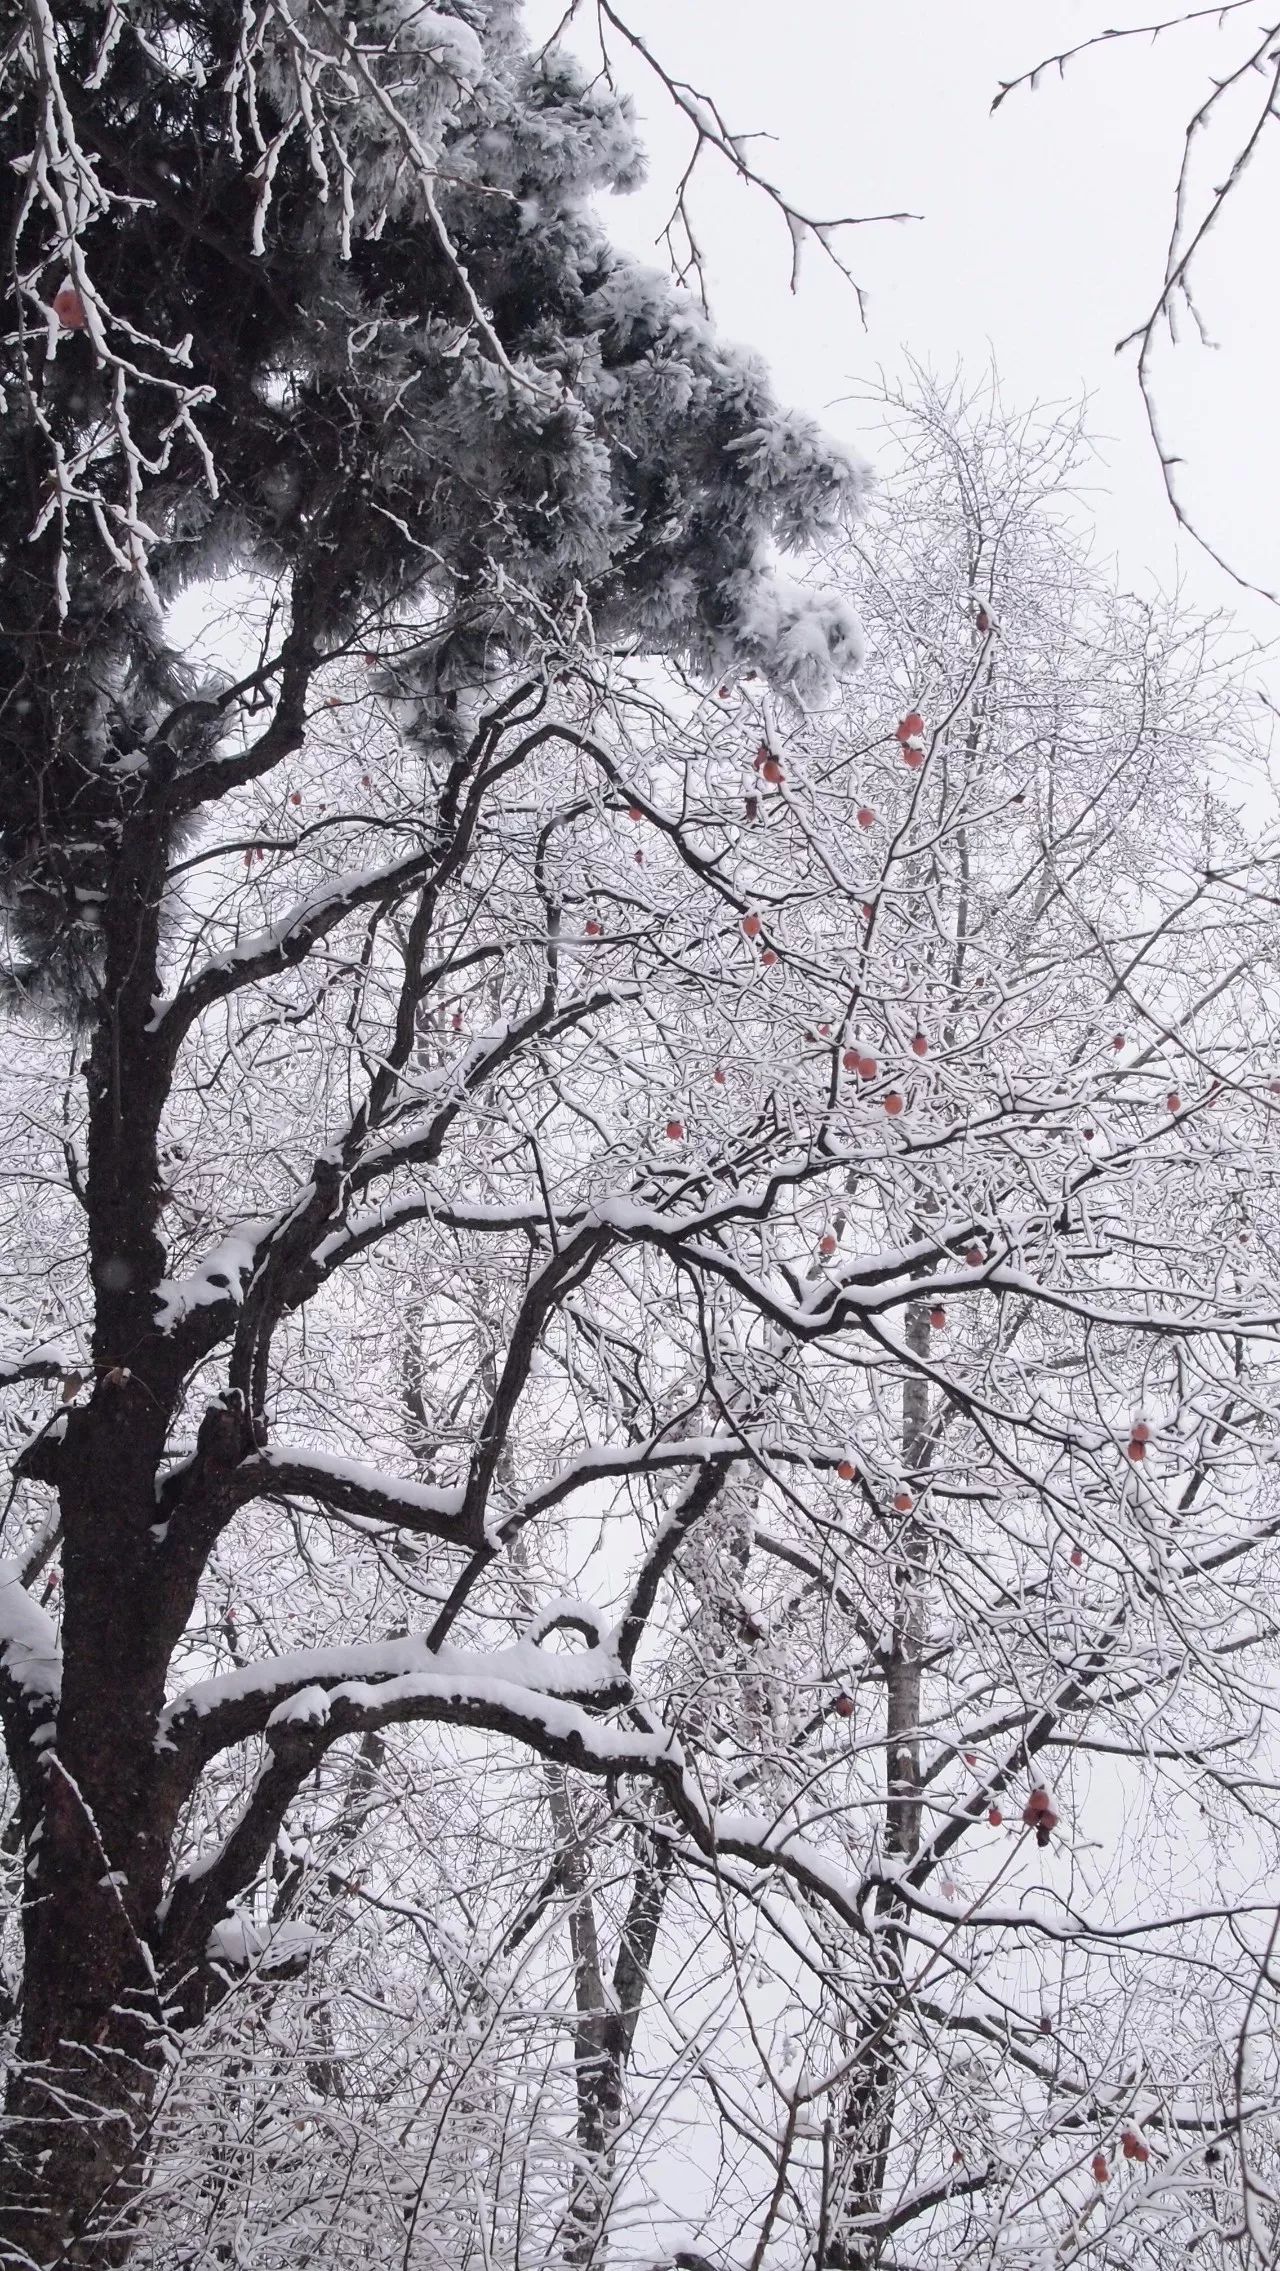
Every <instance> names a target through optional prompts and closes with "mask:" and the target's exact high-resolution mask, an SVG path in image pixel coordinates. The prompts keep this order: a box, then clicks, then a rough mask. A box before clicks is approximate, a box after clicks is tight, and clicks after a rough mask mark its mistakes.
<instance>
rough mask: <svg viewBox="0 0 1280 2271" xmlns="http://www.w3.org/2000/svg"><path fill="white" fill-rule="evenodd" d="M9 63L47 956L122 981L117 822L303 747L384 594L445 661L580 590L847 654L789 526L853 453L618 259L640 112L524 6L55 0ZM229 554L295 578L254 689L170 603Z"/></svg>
mask: <svg viewBox="0 0 1280 2271" xmlns="http://www.w3.org/2000/svg"><path fill="white" fill-rule="evenodd" d="M5 58H6V60H5V87H6V107H5V130H6V151H7V154H8V156H9V159H10V164H9V166H8V167H7V169H6V171H5V175H4V183H5V187H4V225H5V230H6V241H8V242H9V243H10V244H11V245H12V246H13V247H14V258H13V260H12V261H11V264H10V270H9V277H8V282H7V286H6V291H7V299H6V305H7V310H8V315H7V328H6V336H5V342H4V349H3V388H4V403H5V409H4V415H3V419H2V420H0V475H2V477H3V479H2V490H3V501H2V502H0V625H2V626H3V629H2V631H0V721H2V722H0V780H2V782H3V831H4V832H3V836H2V837H0V850H2V854H3V863H4V865H3V886H4V891H5V896H6V899H7V902H8V904H9V907H10V909H11V912H12V916H13V920H14V924H15V928H16V932H17V935H18V937H19V939H20V940H21V941H22V943H23V946H24V947H25V956H26V958H25V960H24V961H22V962H20V964H19V969H18V973H17V974H18V975H20V976H21V977H22V978H23V979H25V981H26V982H27V983H28V984H32V983H36V982H38V981H40V980H42V979H43V980H51V981H52V982H53V983H54V984H55V985H57V986H59V987H60V988H62V989H63V990H66V989H68V988H69V989H72V990H77V989H78V990H80V991H84V990H85V989H86V988H89V989H91V988H92V985H93V982H94V972H95V970H96V969H97V967H98V963H99V955H98V947H99V944H100V937H101V932H100V909H101V893H102V891H103V888H104V882H105V870H106V867H107V866H108V865H114V864H115V863H116V861H117V860H118V858H119V852H120V836H121V830H122V829H124V830H125V831H126V832H127V833H128V834H129V835H130V836H131V838H132V837H133V835H134V834H135V832H136V831H135V822H136V820H137V818H138V816H139V815H140V814H141V813H143V812H146V813H147V814H150V815H152V816H153V817H154V818H155V820H156V822H157V829H156V831H154V833H155V835H156V840H157V842H159V841H164V842H168V841H171V840H172V838H173V836H174V834H175V832H177V831H179V830H180V829H181V828H182V827H183V825H184V824H186V823H188V822H189V821H190V817H191V815H192V814H193V813H194V812H195V811H197V810H198V809H199V807H200V806H201V804H202V803H203V802H206V801H207V800H208V799H209V798H210V797H211V796H216V795H217V793H218V792H219V790H220V789H225V787H226V786H228V785H229V784H230V783H231V782H232V781H239V780H243V779H245V778H247V777H250V776H251V775H252V774H253V773H254V772H260V771H262V770H264V769H265V768H266V767H268V766H269V765H271V764H273V763H275V762H277V761H278V760H279V758H280V756H281V755H282V753H283V752H284V751H285V750H286V749H288V748H291V747H294V746H296V744H297V741H298V738H299V735H300V733H301V728H302V720H303V718H304V716H305V713H306V708H307V702H308V689H309V687H310V685H311V680H312V677H313V674H314V671H315V669H316V667H317V665H318V664H319V663H320V661H321V660H322V659H324V658H325V657H327V656H332V655H334V654H335V653H338V652H341V651H343V649H344V648H353V647H354V648H360V647H362V646H366V645H368V644H369V642H370V640H371V638H372V637H373V635H374V633H375V632H376V630H377V628H378V625H379V623H380V622H381V621H383V620H384V619H385V618H386V616H387V613H388V611H389V610H394V611H395V614H396V620H397V622H398V623H399V624H400V625H401V627H402V628H403V626H404V625H405V623H406V621H414V620H416V621H417V623H418V624H419V627H420V628H421V629H422V630H423V631H424V632H425V631H426V630H427V629H428V628H430V630H431V632H432V634H433V637H434V640H435V643H436V647H437V649H438V648H439V645H440V643H441V642H444V643H445V644H446V645H447V646H448V647H449V649H450V650H451V664H452V675H451V677H450V678H449V680H448V681H447V682H448V683H450V684H453V685H456V684H457V683H459V682H466V683H470V684H475V683H476V682H477V680H478V679H480V678H482V677H483V674H484V671H485V668H486V658H487V660H488V662H489V663H490V664H492V663H493V662H494V661H497V660H498V659H500V658H501V657H502V656H503V655H505V654H506V653H508V652H509V651H510V649H511V647H512V646H513V644H514V645H516V646H519V645H520V644H522V643H523V642H524V641H526V640H527V638H528V636H529V634H530V629H531V627H532V625H534V624H535V623H542V624H545V622H546V621H547V620H548V619H555V620H562V619H563V618H564V616H565V613H566V611H568V612H569V613H572V614H574V615H576V616H578V617H582V618H589V619H590V621H591V622H592V624H593V626H594V629H595V632H596V634H597V635H598V636H599V637H601V638H602V639H605V640H608V641H611V642H619V641H621V642H624V643H626V644H629V645H638V646H640V647H644V648H649V649H658V650H664V651H668V652H676V653H681V654H684V655H687V656H690V657H693V658H696V659H697V661H698V662H700V663H705V662H708V661H710V662H711V665H712V667H718V666H719V664H720V663H721V662H723V661H725V660H727V658H729V657H730V656H734V657H736V658H737V659H738V660H739V661H741V660H742V659H743V658H744V657H746V658H749V659H751V660H754V661H755V662H757V663H758V664H759V665H760V666H761V667H762V668H765V669H767V670H768V671H769V672H770V673H771V674H775V675H777V676H779V677H782V678H787V679H791V680H800V681H803V680H805V679H806V678H812V677H813V676H814V674H815V673H817V674H818V675H821V674H822V673H823V672H824V671H825V670H827V669H828V668H829V667H830V666H831V664H832V662H833V661H834V662H835V663H837V664H842V663H847V662H848V661H849V660H850V659H851V658H852V655H853V652H854V649H855V645H856V636H857V634H856V627H855V624H854V622H853V619H852V617H851V616H850V613H849V611H848V609H847V607H845V606H843V605H842V604H840V603H839V602H838V601H829V602H825V603H824V602H822V601H820V600H818V599H817V598H816V597H815V596H814V595H812V594H809V593H802V592H800V591H798V590H797V589H796V588H795V587H793V586H792V585H790V584H789V583H788V582H787V581H786V580H785V578H780V577H779V575H778V574H777V572H776V546H777V545H778V544H779V543H780V544H781V545H783V546H788V545H792V544H794V543H795V542H797V541H800V540H803V539H804V538H805V537H806V536H808V535H811V534H812V533H813V532H814V531H815V530H816V529H818V528H819V527H822V526H829V525H830V524H831V523H832V522H834V521H835V520H837V519H838V518H840V517H841V516H842V515H843V514H845V513H846V512H847V511H848V510H849V509H850V508H852V507H856V505H857V503H858V501H859V498H860V496H861V493H862V490H863V487H864V473H863V470H862V468H861V467H860V466H859V465H858V463H857V462H856V461H854V460H853V459H851V458H850V456H849V455H848V453H847V452H845V451H842V450H841V449H839V448H837V447H836V446H834V445H833V444H832V443H831V442H829V441H828V440H827V439H825V438H824V436H823V435H822V434H821V432H820V431H819V430H818V429H817V428H816V427H815V425H814V424H813V422H812V421H811V420H809V419H807V418H805V417H802V416H797V415H794V414H790V413H787V412H785V411H783V410H781V409H780V408H779V407H778V405H777V403H776V401H775V400H774V398H773V395H772V393H771V391H770V388H769V384H768V380H767V376H766V374H765V372H764V370H763V368H762V366H761V364H760V362H759V360H758V358H756V357H755V356H753V355H751V354H746V353H743V352H740V351H737V350H735V349H733V348H731V347H727V346H726V345H725V344H724V343H723V342H722V341H720V340H719V339H718V338H717V337H716V336H715V334H714V332H713V330H712V329H711V327H710V325H709V324H708V322H707V320H706V318H705V317H704V316H703V315H702V313H701V312H700V311H699V309H698V308H697V307H696V305H695V304H694V303H693V302H692V301H690V300H689V299H687V298H686V297H685V296H684V295H682V294H679V293H677V292H676V291H675V290H674V289H673V288H672V287H671V285H670V284H668V282H667V281H666V280H665V279H664V278H663V277H661V276H660V275H658V274H656V273H652V272H648V271H645V270H642V269H640V268H638V267H637V266H636V265H635V263H634V262H633V261H631V260H630V259H628V258H626V257H624V256H622V255H620V254H619V253H618V252H616V251H615V250H614V249H613V248H612V247H611V245H610V244H609V241H608V239H607V237H606V236H605V234H604V233H603V231H602V229H601V226H600V223H599V221H598V219H597V218H596V216H595V213H594V210H593V208H592V200H593V199H594V198H596V197H597V196H598V195H600V194H601V193H604V192H606V191H609V190H615V189H625V188H626V187H627V186H628V184H629V183H631V182H633V181H634V179H635V178H636V175H637V172H638V168H639V163H640V160H639V154H638V150H637V144H636V139H635V135H634V132H633V129H632V124H631V120H630V118H629V116H628V111H627V107H626V105H625V103H623V102H622V101H621V100H620V99H618V98H617V97H615V96H614V95H613V94H611V93H610V92H609V91H608V90H607V89H606V88H604V87H602V86H601V85H600V84H599V83H596V84H588V83H587V82H586V81H585V79H584V77H583V75H582V73H581V72H580V70H579V69H578V67H577V65H576V64H575V63H574V62H573V61H572V60H571V59H570V58H568V57H567V56H566V55H565V54H563V53H561V52H559V51H554V50H553V51H551V52H546V51H543V52H539V53H534V52H531V51H530V49H529V47H528V46H527V45H526V43H525V41H524V39H523V37H522V34H521V27H520V17H519V10H518V8H517V7H516V6H515V5H513V0H456V4H453V5H448V4H447V5H445V6H443V7H441V8H438V9H437V8H426V7H420V6H416V5H408V4H404V5H402V4H399V0H362V4H361V5H359V6H357V7H356V8H354V9H352V10H350V11H347V12H346V13H342V12H339V11H337V10H334V9H331V8H329V7H327V6H325V5H324V4H323V0H315V4H307V0H302V4H294V0H260V4H259V5H252V4H250V0H245V4H244V5H243V6H240V5H237V4H235V0H189V4H187V0H159V4H156V0H71V4H69V5H64V6H60V7H59V8H58V9H57V10H56V11H52V10H51V9H50V8H49V6H48V5H47V0H30V5H21V6H18V7H16V8H13V9H11V10H10V11H9V21H8V23H7V26H6V48H5ZM235 568H246V569H252V570H255V571H258V572H267V573H270V574H272V575H274V576H275V577H277V578H278V579H279V587H280V614H279V617H278V621H277V625H276V628H277V629H278V634H279V635H278V637H277V638H276V639H275V641H274V642H269V643H268V645H267V647H266V648H265V649H264V652H263V654H262V656H261V659H260V665H259V668H258V670H257V671H256V672H255V673H254V680H253V684H252V686H247V687H246V686H243V685H237V686H234V687H230V686H227V685H225V684H223V685H218V684H215V683H213V682H212V681H211V680H210V678H209V677H208V675H207V674H205V675H203V676H200V675H197V676H193V675H192V673H191V671H190V670H189V669H187V668H186V667H184V660H183V657H182V655H181V654H180V653H175V652H174V651H173V649H172V646H171V644H170V642H169V640H168V639H167V638H166V634H165V626H164V620H163V611H162V606H161V605H160V604H157V603H158V602H159V603H163V602H164V601H167V600H169V599H171V598H172V597H173V595H174V594H175V593H176V592H177V591H179V590H180V589H181V588H182V587H183V586H184V585H187V584H190V583H191V582H192V581H193V579H199V578H201V577H205V576H208V575H210V574H211V573H216V574H219V575H225V574H227V573H228V572H229V571H231V570H233V569H235ZM429 676H430V679H431V682H432V683H433V684H438V683H439V679H440V666H439V656H438V653H437V655H436V657H435V659H434V661H433V666H432V669H431V672H430V673H429ZM264 704H267V705H269V707H270V723H269V725H268V726H267V727H266V729H265V730H264V731H259V733H258V735H257V738H256V741H255V743H254V744H253V747H252V749H249V748H242V749H240V750H239V751H238V752H237V754H236V756H235V758H234V760H232V759H231V757H230V756H229V753H228V752H229V745H230V741H231V739H232V738H233V737H234V734H235V732H236V729H237V726H238V725H239V724H240V723H241V722H242V721H243V720H244V718H245V715H246V711H247V710H248V711H252V710H253V709H254V708H255V706H256V707H257V708H258V709H259V710H260V709H261V707H262V705H264ZM210 765H213V767H214V770H212V771H210V770H209V767H210ZM153 881H154V878H152V882H153ZM147 888H148V889H150V888H151V884H150V883H149V884H148V886H147Z"/></svg>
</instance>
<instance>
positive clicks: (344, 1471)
mask: <svg viewBox="0 0 1280 2271" xmlns="http://www.w3.org/2000/svg"><path fill="white" fill-rule="evenodd" d="M236 1483H237V1486H238V1487H239V1493H240V1495H241V1498H242V1502H243V1501H245V1500H247V1499H249V1498H314V1499H316V1500H317V1501H318V1502H319V1504H320V1505H322V1506H331V1507H333V1508H334V1509H335V1510H336V1511H337V1512H338V1513H341V1514H354V1515H357V1516H360V1517H363V1518H364V1519H365V1520H367V1521H370V1522H379V1523H393V1524H394V1525H395V1526H396V1528H397V1529H402V1530H413V1531H416V1532H417V1533H418V1535H419V1536H421V1537H426V1538H439V1539H441V1540H442V1542H443V1543H444V1544H446V1545H457V1546H462V1545H475V1544H476V1543H477V1542H478V1541H477V1539H476V1538H475V1537H474V1536H472V1535H470V1534H469V1533H468V1532H467V1531H466V1529H465V1528H464V1527H463V1524H462V1503H463V1493H462V1491H461V1490H460V1489H458V1490H436V1489H432V1488H431V1487H430V1486H429V1485H428V1484H426V1483H419V1482H413V1481H410V1480H407V1479H402V1478H401V1477H399V1476H397V1475H388V1474H384V1473H382V1471H381V1470H380V1469H379V1468H377V1467H371V1466H367V1465H366V1464H365V1463H364V1462H363V1461H362V1460H359V1459H342V1458H338V1457H336V1456H334V1455H333V1454H331V1453H329V1452H326V1451H309V1450H308V1451H303V1450H297V1451H294V1450H289V1449H287V1448H285V1447H284V1446H281V1445H277V1444H271V1445H269V1446H267V1447H264V1448H263V1449H262V1450H260V1451H257V1452H255V1454H254V1456H253V1457H252V1458H251V1459H246V1460H244V1461H242V1463H241V1465H240V1466H239V1467H238V1468H237V1469H236Z"/></svg>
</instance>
